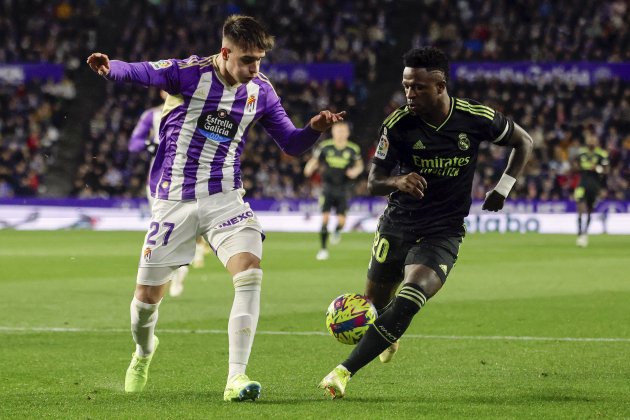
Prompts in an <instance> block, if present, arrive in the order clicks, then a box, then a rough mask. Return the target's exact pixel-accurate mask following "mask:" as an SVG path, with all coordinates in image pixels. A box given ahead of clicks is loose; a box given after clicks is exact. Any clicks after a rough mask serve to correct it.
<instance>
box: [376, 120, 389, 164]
mask: <svg viewBox="0 0 630 420" xmlns="http://www.w3.org/2000/svg"><path fill="white" fill-rule="evenodd" d="M388 150H389V139H388V138H387V128H386V127H383V134H382V135H381V139H380V140H379V142H378V146H377V147H376V153H374V156H375V157H377V158H378V159H385V158H386V157H387V151H388Z"/></svg>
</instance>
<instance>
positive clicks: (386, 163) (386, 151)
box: [372, 125, 400, 171]
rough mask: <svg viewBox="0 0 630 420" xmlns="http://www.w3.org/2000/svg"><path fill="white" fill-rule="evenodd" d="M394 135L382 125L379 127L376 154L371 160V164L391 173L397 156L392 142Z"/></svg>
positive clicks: (397, 158)
mask: <svg viewBox="0 0 630 420" xmlns="http://www.w3.org/2000/svg"><path fill="white" fill-rule="evenodd" d="M393 137H394V133H392V130H391V129H388V128H387V127H385V126H384V125H383V126H382V127H381V131H380V138H379V141H378V145H377V146H376V152H375V153H374V157H373V158H372V163H373V164H375V165H377V166H381V167H383V168H385V169H387V170H389V171H391V170H392V169H393V168H394V167H395V166H396V165H397V164H398V163H399V160H400V159H399V156H398V151H397V150H396V147H395V145H394V144H393V142H392V140H393Z"/></svg>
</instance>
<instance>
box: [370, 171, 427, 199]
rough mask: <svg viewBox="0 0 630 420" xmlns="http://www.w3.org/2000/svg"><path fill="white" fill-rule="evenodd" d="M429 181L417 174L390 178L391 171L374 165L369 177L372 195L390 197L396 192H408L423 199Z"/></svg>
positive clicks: (412, 173)
mask: <svg viewBox="0 0 630 420" xmlns="http://www.w3.org/2000/svg"><path fill="white" fill-rule="evenodd" d="M426 189H427V181H426V180H425V179H424V177H422V176H421V175H419V174H417V173H416V172H411V173H408V174H406V175H398V176H390V175H389V171H388V170H386V169H385V168H381V167H380V166H378V165H372V167H371V168H370V173H369V175H368V191H369V192H370V194H371V195H388V194H390V193H392V192H394V191H396V190H400V191H402V192H406V193H408V194H411V195H413V196H414V197H416V198H418V199H421V198H423V197H424V190H426Z"/></svg>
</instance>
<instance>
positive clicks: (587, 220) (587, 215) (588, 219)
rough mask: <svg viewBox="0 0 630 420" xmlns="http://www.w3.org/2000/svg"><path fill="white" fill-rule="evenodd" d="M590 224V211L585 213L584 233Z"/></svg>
mask: <svg viewBox="0 0 630 420" xmlns="http://www.w3.org/2000/svg"><path fill="white" fill-rule="evenodd" d="M590 224H591V213H586V226H584V234H585V235H586V234H587V233H588V226H589V225H590Z"/></svg>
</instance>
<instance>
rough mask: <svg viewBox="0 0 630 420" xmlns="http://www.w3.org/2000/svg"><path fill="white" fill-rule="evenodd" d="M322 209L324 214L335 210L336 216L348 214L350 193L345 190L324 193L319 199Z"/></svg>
mask: <svg viewBox="0 0 630 420" xmlns="http://www.w3.org/2000/svg"><path fill="white" fill-rule="evenodd" d="M319 202H320V207H321V210H322V212H323V213H329V212H330V210H331V209H335V213H336V214H346V211H347V210H348V193H347V192H346V189H345V188H339V189H338V190H332V191H324V192H323V193H322V195H321V196H320V197H319Z"/></svg>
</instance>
